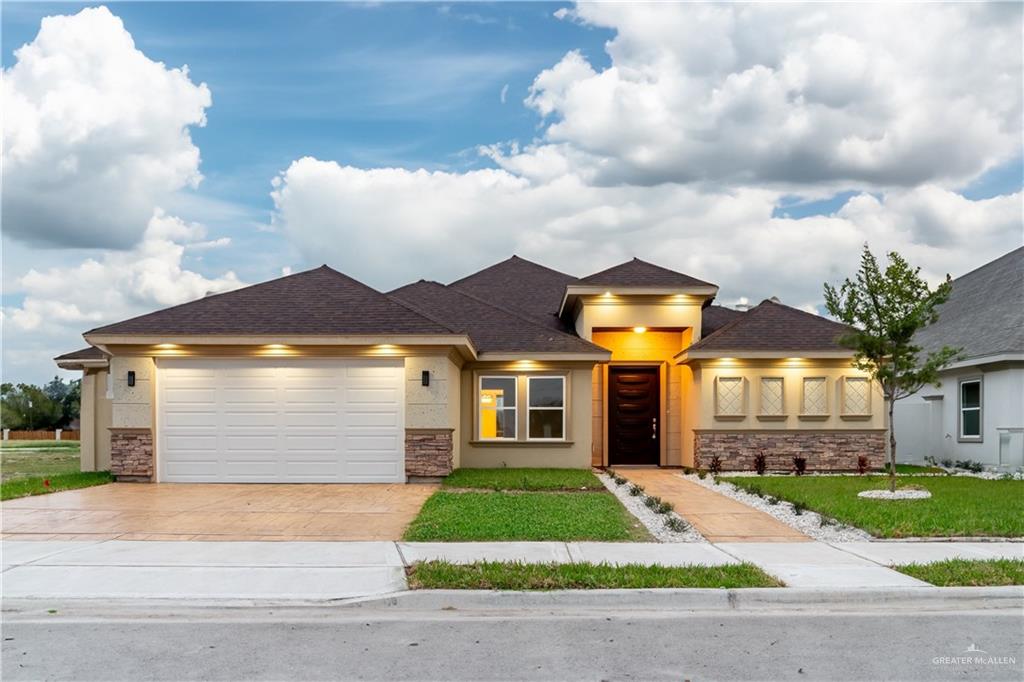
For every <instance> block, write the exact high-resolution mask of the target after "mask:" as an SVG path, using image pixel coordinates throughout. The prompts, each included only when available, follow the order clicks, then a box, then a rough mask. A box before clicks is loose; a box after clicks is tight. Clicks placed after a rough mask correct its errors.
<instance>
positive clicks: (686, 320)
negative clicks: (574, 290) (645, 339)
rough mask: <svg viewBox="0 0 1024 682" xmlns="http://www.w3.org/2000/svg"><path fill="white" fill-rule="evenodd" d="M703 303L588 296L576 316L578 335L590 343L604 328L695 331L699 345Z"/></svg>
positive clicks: (686, 299)
mask: <svg viewBox="0 0 1024 682" xmlns="http://www.w3.org/2000/svg"><path fill="white" fill-rule="evenodd" d="M701 302H702V299H695V298H692V297H689V296H662V297H649V296H617V295H612V296H608V297H604V296H588V297H586V298H584V299H583V303H582V306H581V308H580V310H579V313H578V315H577V317H576V333H577V334H579V335H580V336H581V337H582V338H584V339H588V340H590V339H591V338H592V336H593V332H594V330H595V329H602V328H604V329H629V328H632V327H648V328H650V329H654V328H663V329H685V328H691V329H694V330H696V331H695V335H694V337H693V341H694V342H696V341H698V340H699V339H700V320H701Z"/></svg>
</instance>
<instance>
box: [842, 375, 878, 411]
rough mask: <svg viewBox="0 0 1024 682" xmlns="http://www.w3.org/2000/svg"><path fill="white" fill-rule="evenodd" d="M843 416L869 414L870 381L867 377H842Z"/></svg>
mask: <svg viewBox="0 0 1024 682" xmlns="http://www.w3.org/2000/svg"><path fill="white" fill-rule="evenodd" d="M843 414H844V415H847V416H863V415H869V414H871V380H870V379H868V378H867V377H843Z"/></svg>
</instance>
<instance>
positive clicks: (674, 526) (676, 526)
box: [665, 515, 690, 533]
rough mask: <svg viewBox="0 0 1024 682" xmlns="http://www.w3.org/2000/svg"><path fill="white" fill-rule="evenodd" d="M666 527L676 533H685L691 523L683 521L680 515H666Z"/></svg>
mask: <svg viewBox="0 0 1024 682" xmlns="http://www.w3.org/2000/svg"><path fill="white" fill-rule="evenodd" d="M665 527H666V528H668V529H669V530H670V531H672V532H674V533H683V532H685V531H686V529H687V528H689V527H690V524H688V523H687V522H686V521H683V520H682V519H681V518H679V517H678V516H674V515H672V516H666V517H665Z"/></svg>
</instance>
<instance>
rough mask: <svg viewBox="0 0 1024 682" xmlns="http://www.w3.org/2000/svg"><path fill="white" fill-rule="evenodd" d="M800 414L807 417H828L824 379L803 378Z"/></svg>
mask: <svg viewBox="0 0 1024 682" xmlns="http://www.w3.org/2000/svg"><path fill="white" fill-rule="evenodd" d="M803 389H804V390H803V396H802V401H801V402H802V405H801V409H800V414H802V415H805V416H809V417H824V416H827V415H828V380H827V379H826V378H825V377H805V378H804V386H803Z"/></svg>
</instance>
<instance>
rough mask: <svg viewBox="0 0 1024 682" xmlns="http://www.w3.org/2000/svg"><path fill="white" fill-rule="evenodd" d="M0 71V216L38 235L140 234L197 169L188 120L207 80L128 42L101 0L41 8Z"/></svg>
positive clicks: (94, 241) (97, 242)
mask: <svg viewBox="0 0 1024 682" xmlns="http://www.w3.org/2000/svg"><path fill="white" fill-rule="evenodd" d="M15 57H16V62H15V64H14V65H13V66H12V67H10V68H9V69H6V70H4V73H3V85H2V88H3V90H2V94H3V106H4V126H3V128H4V130H3V166H4V186H3V212H4V216H3V222H4V232H5V234H7V235H9V236H13V237H15V238H19V239H21V240H23V241H26V242H30V243H34V244H39V245H57V246H82V247H97V246H107V247H117V248H124V247H127V246H130V245H131V244H133V243H134V242H135V241H137V240H138V239H139V238H140V237H141V236H142V232H143V229H145V227H146V224H147V220H148V219H149V216H150V215H151V214H152V212H153V207H154V206H157V205H160V204H164V205H166V201H167V200H168V199H169V198H170V197H171V195H172V194H173V193H174V192H176V191H177V190H180V189H181V188H184V187H195V186H196V185H197V184H198V183H199V181H200V179H201V175H200V173H199V149H198V148H196V146H195V145H194V144H193V143H192V140H191V138H190V136H189V126H193V125H199V126H202V125H204V124H205V122H206V118H205V110H206V108H207V107H209V106H210V103H211V99H210V91H209V89H208V88H207V87H206V85H205V84H200V85H195V84H194V83H193V82H192V81H191V80H190V78H189V74H188V68H187V67H182V68H180V69H178V68H167V67H166V66H165V65H164V64H162V63H160V62H155V61H152V60H151V59H149V58H148V57H146V55H144V54H143V53H142V52H141V51H139V50H138V49H137V48H136V47H135V43H134V41H133V39H132V36H131V35H130V34H129V33H128V31H126V30H125V28H124V25H123V24H122V22H121V20H120V19H119V18H118V17H116V16H114V15H113V14H111V13H110V11H109V10H107V8H105V7H98V8H91V9H84V10H82V11H81V12H79V13H78V14H76V15H74V16H52V17H47V18H45V19H43V21H42V24H41V27H40V30H39V33H38V35H37V36H36V38H35V39H34V40H33V41H32V42H31V43H28V44H26V45H24V46H22V47H21V48H19V49H18V50H15Z"/></svg>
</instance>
